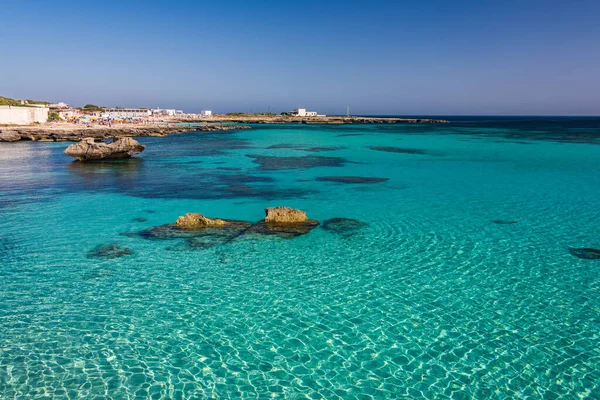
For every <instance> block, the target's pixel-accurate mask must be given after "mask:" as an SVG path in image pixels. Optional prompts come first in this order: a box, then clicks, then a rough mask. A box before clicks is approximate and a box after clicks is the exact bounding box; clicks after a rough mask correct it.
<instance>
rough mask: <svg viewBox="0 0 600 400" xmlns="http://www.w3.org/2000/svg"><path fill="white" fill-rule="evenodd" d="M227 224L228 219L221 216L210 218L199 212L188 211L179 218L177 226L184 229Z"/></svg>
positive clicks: (176, 222)
mask: <svg viewBox="0 0 600 400" xmlns="http://www.w3.org/2000/svg"><path fill="white" fill-rule="evenodd" d="M225 224H227V221H225V220H222V219H219V218H208V217H205V216H204V215H202V214H198V213H187V214H185V215H184V216H181V217H179V218H177V221H175V226H177V227H179V228H184V229H199V228H207V227H218V226H223V225H225Z"/></svg>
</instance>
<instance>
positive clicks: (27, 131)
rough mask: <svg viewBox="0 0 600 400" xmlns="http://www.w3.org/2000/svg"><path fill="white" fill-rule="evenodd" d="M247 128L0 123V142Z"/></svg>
mask: <svg viewBox="0 0 600 400" xmlns="http://www.w3.org/2000/svg"><path fill="white" fill-rule="evenodd" d="M238 129H250V127H249V126H244V125H236V126H219V125H204V126H160V125H143V126H139V125H116V126H112V127H108V126H91V127H82V126H79V125H67V124H59V125H51V124H48V125H45V124H44V125H14V126H0V142H15V141H19V140H33V141H40V142H78V141H80V140H81V139H83V138H88V137H89V138H94V139H112V138H120V137H137V136H167V135H171V134H174V133H182V132H189V131H202V132H211V131H225V130H238Z"/></svg>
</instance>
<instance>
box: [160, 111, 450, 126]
mask: <svg viewBox="0 0 600 400" xmlns="http://www.w3.org/2000/svg"><path fill="white" fill-rule="evenodd" d="M170 120H171V121H173V122H175V121H176V122H237V123H242V124H315V125H329V124H331V125H344V124H447V123H448V121H447V120H445V119H432V118H393V117H389V118H388V117H357V116H351V117H346V116H340V115H332V116H323V117H319V116H317V117H292V116H284V115H253V114H242V115H222V114H215V115H213V116H212V117H208V118H197V117H193V116H190V117H185V116H182V117H174V118H172V119H170Z"/></svg>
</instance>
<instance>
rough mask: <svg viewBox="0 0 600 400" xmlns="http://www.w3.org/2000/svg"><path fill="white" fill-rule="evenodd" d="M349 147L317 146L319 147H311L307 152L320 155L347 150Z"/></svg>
mask: <svg viewBox="0 0 600 400" xmlns="http://www.w3.org/2000/svg"><path fill="white" fill-rule="evenodd" d="M345 149H347V147H344V146H317V147H309V148H308V149H306V151H310V152H311V153H320V152H322V151H337V150H345Z"/></svg>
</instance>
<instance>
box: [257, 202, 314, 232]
mask: <svg viewBox="0 0 600 400" xmlns="http://www.w3.org/2000/svg"><path fill="white" fill-rule="evenodd" d="M265 214H266V216H265V219H264V220H263V221H260V222H259V223H257V224H255V225H253V226H252V227H251V228H250V229H249V230H248V233H254V234H260V235H275V236H279V237H282V238H284V239H290V238H294V237H296V236H301V235H305V234H307V233H308V232H310V231H311V230H313V229H314V228H316V227H317V226H318V225H319V221H316V220H311V219H308V217H307V216H306V213H305V212H304V211H302V210H296V209H294V208H290V207H270V208H265Z"/></svg>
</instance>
